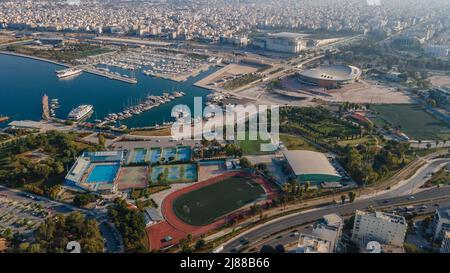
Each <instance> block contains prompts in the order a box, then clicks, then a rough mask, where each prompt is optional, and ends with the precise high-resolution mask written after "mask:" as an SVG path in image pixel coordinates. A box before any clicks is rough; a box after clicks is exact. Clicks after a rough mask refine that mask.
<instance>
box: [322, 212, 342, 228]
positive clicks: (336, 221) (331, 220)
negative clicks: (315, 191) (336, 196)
mask: <svg viewBox="0 0 450 273" xmlns="http://www.w3.org/2000/svg"><path fill="white" fill-rule="evenodd" d="M322 218H323V220H324V222H325V223H326V224H327V225H329V226H340V225H341V224H342V218H341V217H340V216H339V215H337V214H336V213H331V214H327V215H324V216H323V217H322Z"/></svg>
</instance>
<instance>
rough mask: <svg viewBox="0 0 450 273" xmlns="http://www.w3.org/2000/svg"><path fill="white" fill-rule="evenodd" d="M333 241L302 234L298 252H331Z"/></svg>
mask: <svg viewBox="0 0 450 273" xmlns="http://www.w3.org/2000/svg"><path fill="white" fill-rule="evenodd" d="M330 251H331V243H330V242H329V241H326V240H323V239H320V238H319V237H315V236H312V235H308V234H300V238H299V240H298V244H297V250H296V251H295V252H296V253H330Z"/></svg>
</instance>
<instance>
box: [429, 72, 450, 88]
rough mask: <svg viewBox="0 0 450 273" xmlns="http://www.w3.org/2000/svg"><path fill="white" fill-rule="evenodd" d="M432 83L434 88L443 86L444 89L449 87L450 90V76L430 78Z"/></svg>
mask: <svg viewBox="0 0 450 273" xmlns="http://www.w3.org/2000/svg"><path fill="white" fill-rule="evenodd" d="M429 80H430V82H431V84H432V85H434V86H442V87H447V88H450V76H448V75H447V76H445V75H436V76H431V77H430V78H429Z"/></svg>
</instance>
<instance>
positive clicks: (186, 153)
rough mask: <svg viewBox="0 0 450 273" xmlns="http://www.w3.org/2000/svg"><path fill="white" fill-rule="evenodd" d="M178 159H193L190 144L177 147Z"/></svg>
mask: <svg viewBox="0 0 450 273" xmlns="http://www.w3.org/2000/svg"><path fill="white" fill-rule="evenodd" d="M177 160H179V161H189V160H191V147H189V146H182V147H177Z"/></svg>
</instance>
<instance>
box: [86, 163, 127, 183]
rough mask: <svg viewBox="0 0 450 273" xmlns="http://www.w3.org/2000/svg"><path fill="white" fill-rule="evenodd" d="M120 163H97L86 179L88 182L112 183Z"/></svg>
mask: <svg viewBox="0 0 450 273" xmlns="http://www.w3.org/2000/svg"><path fill="white" fill-rule="evenodd" d="M119 168H120V165H119V164H102V165H95V166H94V168H93V169H92V171H91V173H90V174H89V176H88V178H87V179H86V182H87V183H112V182H113V181H114V179H115V178H116V176H117V173H118V171H119Z"/></svg>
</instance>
